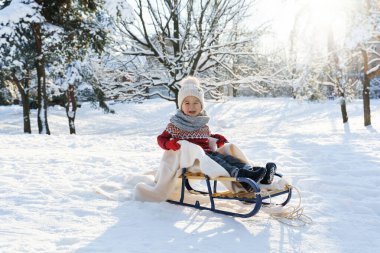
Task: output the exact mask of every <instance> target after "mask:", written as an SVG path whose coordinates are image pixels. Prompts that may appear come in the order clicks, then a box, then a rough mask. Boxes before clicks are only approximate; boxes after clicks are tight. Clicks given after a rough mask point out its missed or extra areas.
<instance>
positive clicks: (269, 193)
mask: <svg viewBox="0 0 380 253" xmlns="http://www.w3.org/2000/svg"><path fill="white" fill-rule="evenodd" d="M275 176H277V177H279V178H281V177H282V175H281V174H279V173H276V174H275ZM179 180H181V190H180V197H179V200H171V199H169V200H167V202H169V203H172V204H177V205H182V206H188V207H193V208H196V209H200V210H209V211H212V212H215V213H220V214H225V215H230V216H234V217H241V218H248V217H251V216H253V215H255V214H257V213H258V212H259V210H260V208H261V206H262V205H269V204H271V205H273V204H275V205H279V206H285V205H286V204H287V203H288V202H289V201H290V199H291V197H292V188H291V186H290V185H283V186H281V187H276V188H271V187H267V186H266V185H263V186H262V187H260V186H259V184H257V183H256V182H255V181H253V180H252V179H250V178H234V177H217V178H210V177H209V176H207V175H205V174H202V173H191V172H188V171H187V170H186V168H183V169H182V174H181V176H180V177H179ZM190 180H195V181H201V182H204V183H205V184H206V186H205V187H206V189H205V190H203V189H202V190H197V189H194V188H193V187H192V185H191V184H190ZM211 181H213V186H211ZM218 182H221V183H223V182H235V183H245V184H248V185H249V186H250V187H251V188H252V189H253V191H252V192H246V191H242V192H237V193H233V192H231V191H223V192H218ZM279 188H280V189H279ZM186 193H187V194H190V195H202V196H206V197H208V199H209V203H208V204H207V205H205V204H202V205H201V203H200V201H199V200H196V201H195V203H194V204H192V203H187V202H186V201H185V194H186ZM280 196H281V197H280ZM225 200H228V201H235V202H238V203H239V204H240V205H241V206H243V207H244V208H242V209H248V211H244V212H243V213H241V212H240V210H234V209H232V210H227V209H226V208H220V207H219V206H224V205H223V204H221V203H220V202H223V201H225ZM220 204H221V205H220ZM217 206H218V207H217Z"/></svg>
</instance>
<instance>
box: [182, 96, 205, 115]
mask: <svg viewBox="0 0 380 253" xmlns="http://www.w3.org/2000/svg"><path fill="white" fill-rule="evenodd" d="M181 110H182V112H183V113H184V114H185V115H187V116H191V117H195V116H198V115H199V114H200V113H201V111H202V104H201V101H199V99H198V98H196V97H193V96H188V97H185V99H184V100H183V102H182V106H181Z"/></svg>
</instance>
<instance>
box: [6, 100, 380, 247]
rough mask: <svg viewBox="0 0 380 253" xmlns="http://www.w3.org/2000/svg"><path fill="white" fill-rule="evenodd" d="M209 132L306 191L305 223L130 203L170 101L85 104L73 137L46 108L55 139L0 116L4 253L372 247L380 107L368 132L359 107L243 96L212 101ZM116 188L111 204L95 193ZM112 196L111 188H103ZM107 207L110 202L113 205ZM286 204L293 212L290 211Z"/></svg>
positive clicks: (379, 234)
mask: <svg viewBox="0 0 380 253" xmlns="http://www.w3.org/2000/svg"><path fill="white" fill-rule="evenodd" d="M206 105H207V106H206V108H207V111H208V113H209V115H210V116H211V122H210V124H209V125H210V128H211V130H212V131H213V132H214V133H222V134H223V135H225V136H226V137H228V139H229V141H230V142H233V143H235V144H237V145H238V146H239V147H240V148H241V149H242V150H244V151H245V153H246V155H248V157H249V158H250V159H251V160H253V161H256V162H257V163H259V164H264V163H265V162H267V161H275V162H276V163H277V165H278V167H279V171H280V172H282V173H283V174H285V175H286V176H287V177H288V178H289V179H290V180H291V182H292V183H293V185H295V186H296V187H298V188H299V189H300V191H301V193H302V205H303V207H304V210H305V214H306V215H308V216H309V217H311V218H312V220H313V223H312V224H310V225H306V226H303V227H292V226H288V225H285V224H282V223H280V222H278V221H277V220H275V219H273V218H270V217H269V216H268V215H267V214H266V213H264V212H259V213H258V214H257V215H256V216H253V217H251V218H249V219H241V218H232V217H228V216H223V215H219V214H215V213H211V212H209V211H198V210H195V209H191V208H185V207H179V206H175V205H171V204H169V203H143V202H137V201H133V200H131V199H132V194H133V185H134V184H135V183H136V182H137V181H139V180H138V179H139V178H141V179H143V177H142V176H141V177H139V176H140V175H142V174H144V173H145V172H148V171H151V170H155V169H156V168H157V167H158V163H159V161H160V159H161V155H162V150H161V149H160V148H159V147H158V145H157V144H156V136H157V135H158V134H160V133H161V132H162V131H163V129H164V128H165V126H166V124H167V122H168V119H169V117H170V115H171V114H172V113H174V110H175V106H174V104H173V103H170V102H166V101H163V100H158V99H156V100H151V101H147V102H146V103H143V104H114V105H111V107H112V108H113V109H115V110H116V114H103V113H102V112H101V111H99V110H95V109H92V108H91V106H90V105H89V104H84V105H83V106H82V108H80V109H79V111H78V114H77V119H76V128H77V135H69V134H68V133H69V129H68V123H67V118H66V116H65V111H64V109H63V108H59V107H54V108H50V109H49V125H50V130H51V132H52V135H51V136H46V135H39V134H37V127H36V115H35V113H36V111H33V112H32V121H33V122H32V123H33V125H32V127H33V131H34V133H33V134H31V135H28V134H23V133H22V129H23V128H22V123H21V120H22V108H21V107H18V106H11V107H0V143H1V145H0V222H1V225H0V252H3V253H6V252H10V253H14V252H28V253H29V252H80V253H82V252H88V253H93V252H155V253H161V252H162V253H164V252H165V253H166V252H308V253H310V252H323V253H329V252H334V253H337V252H342V253H343V252H344V253H347V252H352V253H356V252H361V253H366V252H368V253H370V252H371V253H372V252H376V251H378V250H379V249H380V241H379V238H380V229H379V228H380V197H379V195H380V187H379V185H380V134H379V132H380V100H372V101H371V108H372V127H364V126H363V116H362V111H363V110H362V102H361V101H354V102H352V103H349V104H348V113H349V124H346V125H343V124H342V122H341V116H340V109H339V105H338V104H337V102H336V101H328V102H324V103H307V102H303V103H302V102H299V101H295V100H291V99H253V98H239V99H234V100H231V101H228V102H225V103H213V102H208V103H207V104H206ZM99 186H102V187H105V188H106V189H108V190H115V189H117V190H118V191H115V192H117V194H118V195H117V196H116V197H117V199H118V200H117V201H115V200H109V199H107V198H106V197H104V196H103V195H100V194H98V193H96V189H97V188H98V187H99ZM107 187H108V188H107ZM114 197H115V195H114ZM291 204H292V203H291Z"/></svg>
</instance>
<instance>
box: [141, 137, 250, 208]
mask: <svg viewBox="0 0 380 253" xmlns="http://www.w3.org/2000/svg"><path fill="white" fill-rule="evenodd" d="M178 143H180V144H181V148H180V149H179V150H177V151H172V150H168V151H165V152H164V155H163V157H162V159H161V162H160V166H159V169H158V171H157V173H156V178H155V184H154V185H148V184H145V183H138V184H137V185H136V187H135V193H134V197H135V199H136V200H140V201H153V202H161V201H166V200H167V199H169V197H170V195H171V194H172V193H173V191H174V190H175V187H176V181H177V178H178V177H179V176H180V175H181V173H182V168H188V169H189V171H191V172H202V173H204V174H207V175H208V176H210V177H218V176H229V174H228V172H227V171H226V170H225V169H224V168H223V167H221V166H220V165H219V164H218V163H216V162H215V161H214V160H212V159H211V158H209V157H208V156H207V155H206V154H205V152H204V151H203V149H202V148H201V147H200V146H198V145H195V144H193V143H190V142H188V141H184V140H182V141H178ZM217 151H218V152H219V153H222V154H228V155H232V156H234V157H236V158H239V159H240V160H241V161H243V162H246V163H250V161H249V160H248V159H247V157H246V156H245V155H244V153H243V152H242V151H241V150H240V149H239V148H238V147H236V146H235V145H233V144H230V143H226V144H225V145H224V146H223V147H222V148H219V149H218V150H217ZM225 186H226V187H227V188H228V189H229V190H231V191H235V190H240V189H241V188H240V187H239V186H238V185H236V184H231V183H229V184H226V185H225Z"/></svg>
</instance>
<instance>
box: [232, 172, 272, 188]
mask: <svg viewBox="0 0 380 253" xmlns="http://www.w3.org/2000/svg"><path fill="white" fill-rule="evenodd" d="M265 174H266V169H265V168H260V169H258V170H256V171H252V170H245V169H239V170H238V171H237V173H236V177H237V178H238V177H246V178H250V179H252V180H253V181H255V182H260V181H261V180H262V179H263V178H264V177H265ZM241 185H242V186H243V187H244V189H246V190H247V191H248V192H251V191H253V189H252V187H251V186H250V185H249V184H247V183H241Z"/></svg>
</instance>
